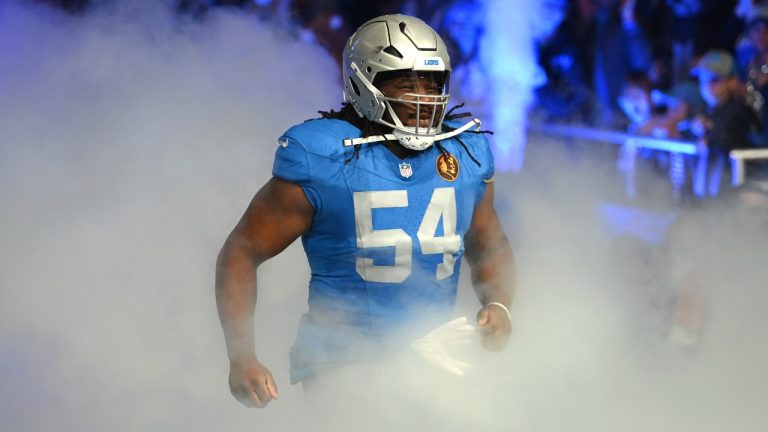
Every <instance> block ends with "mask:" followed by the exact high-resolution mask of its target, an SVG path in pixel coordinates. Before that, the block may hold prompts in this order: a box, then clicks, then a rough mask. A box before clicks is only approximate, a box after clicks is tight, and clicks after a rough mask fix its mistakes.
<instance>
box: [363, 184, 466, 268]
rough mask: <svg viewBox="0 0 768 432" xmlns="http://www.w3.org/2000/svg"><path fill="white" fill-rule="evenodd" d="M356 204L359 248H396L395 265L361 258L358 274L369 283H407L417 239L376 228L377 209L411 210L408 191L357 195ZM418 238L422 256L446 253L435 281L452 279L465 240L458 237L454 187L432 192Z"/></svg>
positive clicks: (399, 230)
mask: <svg viewBox="0 0 768 432" xmlns="http://www.w3.org/2000/svg"><path fill="white" fill-rule="evenodd" d="M354 204H355V231H356V233H357V247H359V248H361V249H366V248H380V247H393V246H394V248H395V261H394V264H392V265H376V264H374V263H373V259H372V258H364V257H357V260H356V262H355V269H356V270H357V273H358V274H359V275H360V276H361V277H362V278H363V280H366V281H369V282H389V283H399V282H402V281H404V280H405V279H406V278H407V277H408V276H410V274H411V271H412V268H413V257H412V250H413V240H412V239H411V237H410V236H409V235H408V234H407V233H406V232H405V231H403V230H402V229H399V228H397V229H383V230H375V229H373V209H377V208H395V207H408V191H405V190H392V191H374V192H355V193H354ZM440 218H442V219H443V235H442V236H440V237H436V236H435V233H436V231H437V225H438V223H440ZM416 237H417V238H418V239H419V244H421V253H423V254H439V253H442V254H443V262H442V263H440V264H438V265H437V270H436V271H435V278H436V279H437V280H441V279H445V278H447V277H449V276H451V275H452V274H453V268H454V263H455V261H456V258H455V254H456V252H458V250H459V248H460V247H461V237H460V236H458V235H457V234H456V192H455V191H454V189H453V188H452V187H446V188H437V189H435V190H434V192H432V198H431V199H430V200H429V205H428V206H427V211H426V212H425V213H424V218H422V220H421V224H420V225H419V231H418V232H417V233H416Z"/></svg>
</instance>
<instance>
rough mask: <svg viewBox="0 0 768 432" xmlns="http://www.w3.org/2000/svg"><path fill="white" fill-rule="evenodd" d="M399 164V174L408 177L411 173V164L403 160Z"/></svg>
mask: <svg viewBox="0 0 768 432" xmlns="http://www.w3.org/2000/svg"><path fill="white" fill-rule="evenodd" d="M399 166H400V175H401V176H403V177H404V178H408V177H410V176H412V175H413V169H412V168H411V164H407V163H405V162H403V163H401V164H400V165H399Z"/></svg>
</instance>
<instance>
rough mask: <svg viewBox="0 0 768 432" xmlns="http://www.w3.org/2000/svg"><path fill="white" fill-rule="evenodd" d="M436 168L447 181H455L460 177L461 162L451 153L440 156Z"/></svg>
mask: <svg viewBox="0 0 768 432" xmlns="http://www.w3.org/2000/svg"><path fill="white" fill-rule="evenodd" d="M435 167H436V168H437V173H438V174H440V177H442V178H443V180H445V181H454V180H456V178H457V177H458V176H459V161H458V160H457V159H456V157H454V156H453V155H452V154H450V153H444V154H441V155H440V156H438V157H437V163H435Z"/></svg>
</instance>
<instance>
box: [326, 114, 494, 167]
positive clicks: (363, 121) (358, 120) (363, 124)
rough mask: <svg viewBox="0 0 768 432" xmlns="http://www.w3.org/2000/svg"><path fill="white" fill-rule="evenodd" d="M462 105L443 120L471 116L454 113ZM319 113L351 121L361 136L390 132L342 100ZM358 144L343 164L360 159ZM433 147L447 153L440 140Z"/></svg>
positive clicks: (472, 131)
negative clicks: (333, 106) (335, 106)
mask: <svg viewBox="0 0 768 432" xmlns="http://www.w3.org/2000/svg"><path fill="white" fill-rule="evenodd" d="M463 106H464V104H463V103H460V104H458V105H454V106H453V108H451V109H449V110H448V112H447V113H445V119H444V120H443V121H447V120H456V119H460V118H466V117H472V113H470V112H461V113H455V114H454V111H456V110H457V109H459V108H462V107H463ZM318 113H319V114H320V118H323V119H337V120H344V121H346V122H349V123H351V124H352V125H353V126H355V127H356V128H358V129H360V131H361V136H362V137H370V136H375V135H381V136H384V135H386V134H388V133H389V132H390V128H388V127H386V126H384V125H381V124H379V123H375V122H372V121H370V120H368V119H367V118H365V117H360V116H359V115H358V114H357V111H355V109H354V108H353V107H352V105H351V104H349V103H347V102H344V103H343V104H342V105H341V109H340V110H338V111H334V110H333V109H331V110H329V111H318ZM443 129H445V130H446V131H447V132H451V131H454V130H456V128H452V127H449V126H446V125H445V123H443ZM467 133H474V134H490V135H493V132H492V131H489V130H468V131H467ZM454 138H455V139H456V141H458V142H459V144H461V147H462V148H464V151H466V152H467V155H469V157H470V159H472V161H473V162H475V163H476V164H477V166H482V164H481V163H480V161H478V160H477V159H476V158H475V156H473V155H472V152H471V151H469V147H467V145H466V144H465V143H464V141H462V140H461V138H459V136H458V135H457V136H455V137H454ZM374 144H377V143H368V144H367V145H374ZM360 147H361V146H360V145H356V146H355V150H354V152H353V153H352V156H350V157H349V158H348V159H346V160H345V161H344V163H345V164H347V163H349V162H351V161H352V159H360ZM435 147H437V149H438V150H439V151H440V153H442V154H448V150H446V149H445V147H443V145H442V144H440V142H435Z"/></svg>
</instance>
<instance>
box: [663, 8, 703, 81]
mask: <svg viewBox="0 0 768 432" xmlns="http://www.w3.org/2000/svg"><path fill="white" fill-rule="evenodd" d="M667 6H668V7H669V9H670V11H671V12H672V20H671V23H670V24H671V27H672V35H671V36H672V75H673V77H674V80H675V81H678V80H681V79H685V78H686V77H687V76H688V71H689V70H690V66H691V60H692V58H693V49H694V46H695V41H696V33H697V31H698V28H699V18H700V12H701V6H702V5H701V0H667Z"/></svg>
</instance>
